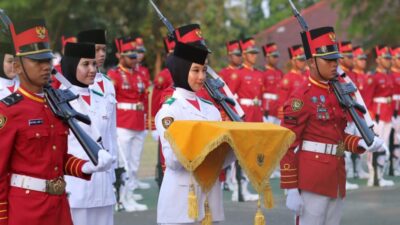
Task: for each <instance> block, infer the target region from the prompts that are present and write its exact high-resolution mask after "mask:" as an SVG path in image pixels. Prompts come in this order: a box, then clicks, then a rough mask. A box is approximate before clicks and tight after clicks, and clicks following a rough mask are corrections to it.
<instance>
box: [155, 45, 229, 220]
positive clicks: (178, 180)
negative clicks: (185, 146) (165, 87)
mask: <svg viewBox="0 0 400 225" xmlns="http://www.w3.org/2000/svg"><path fill="white" fill-rule="evenodd" d="M202 43H204V42H202ZM208 53H209V52H208V49H207V47H206V46H205V45H204V44H201V43H200V42H199V41H197V42H192V43H186V44H185V43H182V42H177V44H176V47H175V51H174V54H173V55H170V56H168V58H167V67H168V69H169V71H170V72H171V75H172V79H173V81H174V86H175V91H174V92H173V95H172V97H171V98H169V99H168V100H167V101H166V102H165V103H164V104H163V106H162V107H161V109H160V111H159V112H158V113H157V115H156V119H155V122H156V128H157V132H158V133H159V134H160V140H161V144H162V152H163V155H164V157H165V164H166V170H165V174H164V179H163V182H162V184H161V188H160V194H159V198H158V205H157V223H158V224H162V225H178V224H188V225H190V224H200V222H201V221H202V220H203V219H204V217H205V209H204V207H199V210H198V218H197V219H192V218H190V217H189V216H188V214H187V212H188V207H189V204H188V194H189V191H190V186H191V184H194V189H195V193H196V196H197V199H198V205H199V206H203V205H204V204H205V202H206V200H207V201H208V205H209V209H210V211H211V215H212V220H213V222H214V223H218V221H222V220H224V212H223V205H222V204H223V200H222V191H221V185H220V183H219V182H216V183H215V184H214V186H213V187H212V188H211V190H210V191H209V192H208V193H204V192H202V190H201V189H200V187H199V185H198V184H197V182H196V181H194V180H192V179H191V175H190V173H189V172H188V171H187V170H185V168H184V167H183V166H182V164H181V163H180V162H179V161H178V159H177V157H176V155H175V154H174V152H173V151H172V149H171V146H170V143H169V142H168V141H167V140H166V139H165V138H164V132H165V131H166V129H167V128H168V127H169V125H170V124H171V123H172V122H173V121H177V120H207V121H220V120H221V115H220V113H219V111H218V109H217V108H216V107H214V105H213V104H212V103H211V102H208V101H206V100H204V99H201V98H199V97H198V96H196V92H197V91H198V90H200V89H201V88H202V87H203V83H204V81H205V79H206V69H207V67H206V65H205V63H206V58H207V55H208ZM230 158H232V161H233V160H234V157H230Z"/></svg>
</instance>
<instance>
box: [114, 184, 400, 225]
mask: <svg viewBox="0 0 400 225" xmlns="http://www.w3.org/2000/svg"><path fill="white" fill-rule="evenodd" d="M354 182H358V183H360V184H362V185H364V186H362V187H361V188H360V189H359V190H355V191H350V192H348V197H347V199H346V206H345V209H344V216H343V220H342V224H343V225H347V224H349V225H350V224H351V225H399V224H400V178H396V186H394V187H391V188H384V189H382V188H368V187H365V180H364V181H354ZM272 184H273V191H274V196H275V208H274V209H272V210H268V211H267V210H264V212H265V216H266V220H267V224H268V225H288V224H293V223H292V221H293V217H292V215H291V213H290V212H289V211H288V210H287V209H286V208H285V206H284V200H285V199H284V196H283V192H282V191H281V190H280V189H279V188H278V187H277V185H278V180H273V181H272ZM140 193H142V194H143V195H144V197H145V200H144V201H142V202H143V203H146V204H147V205H148V206H149V208H150V210H149V211H146V212H137V213H136V212H135V213H126V212H118V213H116V214H115V225H150V224H156V202H157V193H158V188H156V184H155V183H154V182H153V183H152V188H151V190H146V191H141V192H140ZM229 199H230V193H229V192H224V206H225V216H226V219H225V221H224V222H223V223H221V225H246V224H253V218H254V214H255V211H256V204H255V203H254V202H246V203H233V202H231V201H230V200H229Z"/></svg>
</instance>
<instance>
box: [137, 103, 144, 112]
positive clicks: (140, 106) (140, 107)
mask: <svg viewBox="0 0 400 225" xmlns="http://www.w3.org/2000/svg"><path fill="white" fill-rule="evenodd" d="M136 108H137V110H139V111H143V110H144V105H143V103H141V102H140V103H137V105H136Z"/></svg>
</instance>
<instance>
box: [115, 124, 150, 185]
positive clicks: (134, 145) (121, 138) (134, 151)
mask: <svg viewBox="0 0 400 225" xmlns="http://www.w3.org/2000/svg"><path fill="white" fill-rule="evenodd" d="M146 134H147V133H146V131H135V130H130V129H125V128H117V139H118V147H119V148H120V152H122V153H123V154H124V156H125V157H118V158H119V159H120V161H119V165H120V166H122V165H124V163H125V162H123V160H122V159H123V158H125V159H126V161H127V163H128V167H129V171H127V172H128V173H129V175H130V176H129V177H130V178H132V179H130V180H129V184H128V186H129V187H131V188H132V189H134V188H135V187H136V186H137V185H136V184H137V172H138V170H139V166H140V159H141V157H142V152H143V145H144V139H145V137H146ZM120 154H121V153H120ZM125 169H126V168H125Z"/></svg>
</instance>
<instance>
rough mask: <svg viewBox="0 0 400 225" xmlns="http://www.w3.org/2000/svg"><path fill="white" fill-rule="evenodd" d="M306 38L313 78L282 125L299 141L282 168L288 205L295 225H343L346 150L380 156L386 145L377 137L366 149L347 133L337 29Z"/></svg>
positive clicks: (293, 102)
mask: <svg viewBox="0 0 400 225" xmlns="http://www.w3.org/2000/svg"><path fill="white" fill-rule="evenodd" d="M301 36H302V40H303V45H304V48H305V49H306V51H305V54H306V56H307V59H309V60H308V64H309V66H310V77H309V78H308V81H307V82H305V83H304V84H303V85H302V86H301V87H300V88H298V89H297V90H296V91H294V92H293V93H292V94H291V96H290V98H289V100H288V101H286V103H285V105H284V118H283V120H282V126H284V127H286V128H289V129H291V130H292V131H293V132H295V133H296V140H295V142H294V143H293V144H292V146H291V147H290V148H289V149H288V151H287V153H286V154H285V156H284V157H283V159H282V160H281V163H280V164H281V173H282V176H281V188H285V189H288V196H287V200H286V205H287V207H288V208H289V209H291V210H292V211H294V212H295V214H296V224H300V225H339V224H340V220H341V217H342V209H343V202H344V197H345V194H346V190H345V181H346V177H345V166H344V165H345V164H344V159H343V155H344V151H345V150H347V151H350V152H354V153H362V152H364V151H365V150H366V149H367V150H369V151H376V150H378V149H380V148H381V146H382V143H383V141H382V140H381V139H379V138H375V140H374V143H373V144H372V145H371V147H368V148H367V145H366V143H365V141H364V140H362V139H361V138H360V137H357V136H353V135H349V134H346V133H345V132H344V130H345V128H346V125H347V121H346V118H347V117H346V111H345V109H343V108H342V107H341V106H340V105H339V102H338V100H337V98H336V96H335V94H334V92H333V90H332V87H331V85H330V84H329V81H330V80H331V79H333V78H335V77H336V76H337V72H336V69H337V66H338V62H337V60H338V58H340V57H341V56H340V54H339V52H338V48H337V44H336V41H335V33H334V31H333V28H332V27H321V28H317V29H313V30H310V31H308V32H302V33H301ZM321 128H323V132H321ZM296 148H298V151H295V149H296Z"/></svg>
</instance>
